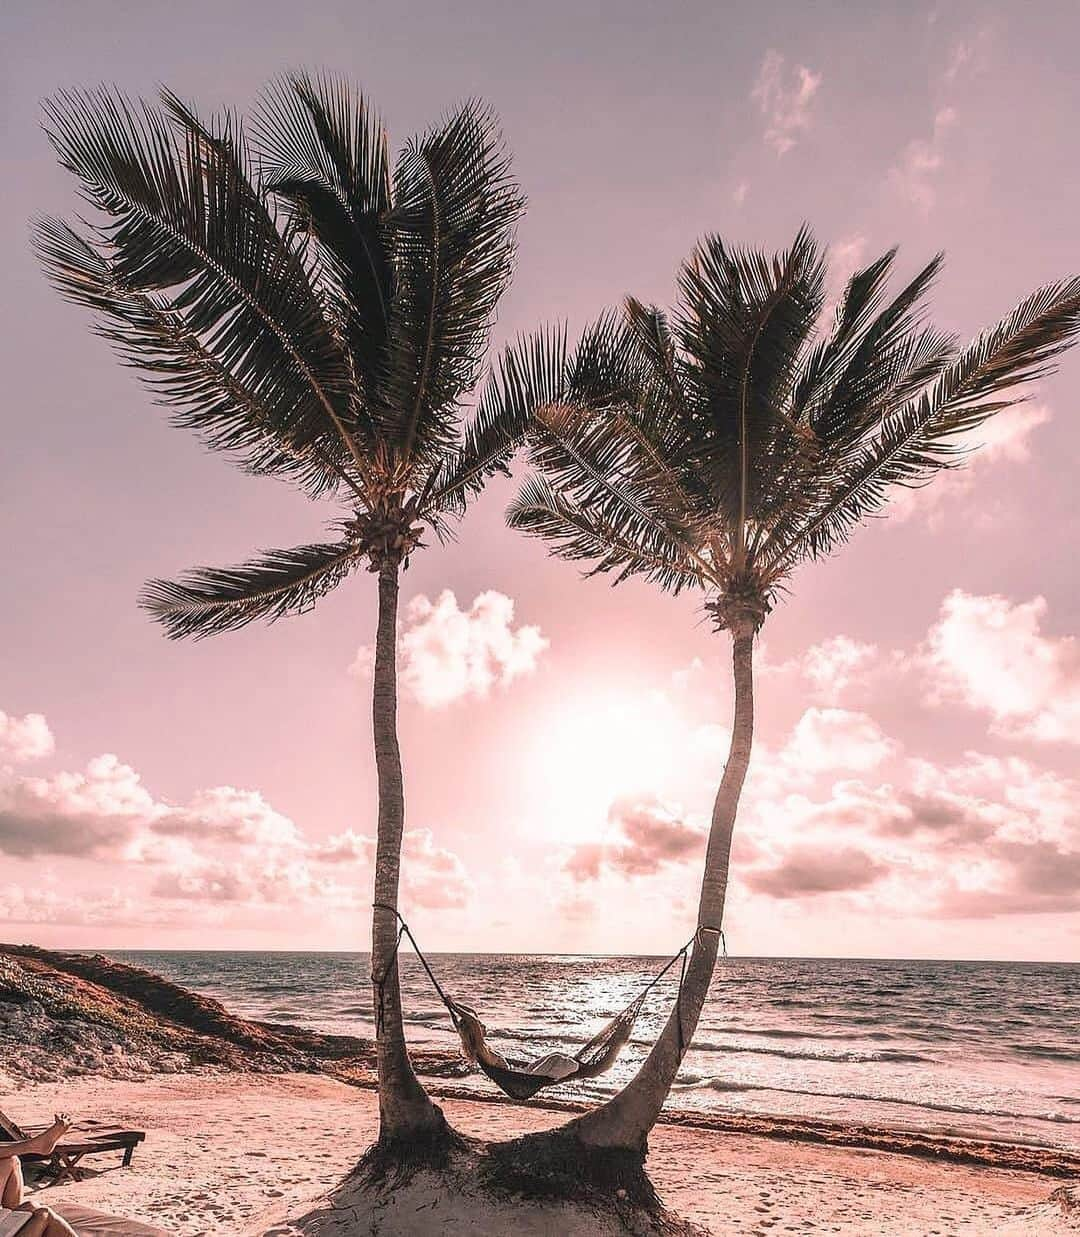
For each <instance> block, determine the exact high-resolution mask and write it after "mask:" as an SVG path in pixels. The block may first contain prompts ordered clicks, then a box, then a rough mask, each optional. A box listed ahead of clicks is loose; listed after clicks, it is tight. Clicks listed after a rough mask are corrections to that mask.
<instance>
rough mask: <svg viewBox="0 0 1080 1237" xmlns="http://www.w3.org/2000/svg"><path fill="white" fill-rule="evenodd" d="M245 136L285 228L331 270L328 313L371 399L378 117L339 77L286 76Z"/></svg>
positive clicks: (382, 175)
mask: <svg viewBox="0 0 1080 1237" xmlns="http://www.w3.org/2000/svg"><path fill="white" fill-rule="evenodd" d="M252 135H253V139H252V140H253V147H254V150H255V153H256V155H257V157H258V160H259V164H260V169H261V174H262V178H263V187H264V189H265V190H266V191H267V192H269V193H271V194H273V195H274V197H275V198H276V199H277V200H278V201H280V202H282V203H283V204H284V205H285V207H286V209H287V210H288V212H289V216H290V220H291V222H292V224H293V226H294V228H296V229H297V230H298V231H300V232H302V233H304V234H305V235H307V236H310V237H312V238H313V239H314V242H315V243H316V244H317V245H318V246H320V248H321V250H322V251H323V255H324V260H325V264H326V265H329V266H330V268H331V269H333V270H334V271H336V272H337V274H338V278H339V280H340V283H341V292H340V296H339V297H338V304H337V313H338V315H339V316H340V318H341V320H342V322H343V323H344V334H345V336H346V339H347V341H348V348H349V352H350V355H351V356H352V357H353V358H354V362H355V371H356V375H357V378H358V381H359V382H360V384H361V386H362V387H363V389H364V395H365V400H366V402H367V404H368V406H369V407H371V406H373V405H374V403H375V398H376V394H375V387H376V382H377V379H378V376H379V373H380V370H381V366H382V363H383V350H384V349H385V347H386V343H387V336H388V331H389V326H390V305H391V300H392V297H393V263H392V255H391V254H390V252H389V251H388V249H387V244H386V236H385V227H384V218H385V216H386V214H387V212H388V211H389V210H390V207H391V192H390V162H389V148H388V142H387V137H386V132H385V129H384V127H383V124H382V120H381V118H380V117H379V116H378V114H377V113H376V112H375V111H374V109H373V108H372V107H371V106H370V104H369V103H368V101H367V100H366V99H365V98H364V96H363V95H361V94H359V93H357V92H356V91H355V90H353V89H352V88H351V87H350V86H349V84H348V83H347V82H344V81H339V80H337V79H334V78H331V77H325V76H320V77H315V78H312V77H311V76H309V75H307V74H290V75H288V76H286V77H284V78H282V79H280V80H278V81H276V82H274V83H272V84H271V86H270V87H269V88H268V89H267V91H266V92H265V95H264V98H263V101H262V106H261V107H260V109H259V110H258V112H257V113H256V116H255V120H254V122H253V125H252ZM324 268H325V267H324Z"/></svg>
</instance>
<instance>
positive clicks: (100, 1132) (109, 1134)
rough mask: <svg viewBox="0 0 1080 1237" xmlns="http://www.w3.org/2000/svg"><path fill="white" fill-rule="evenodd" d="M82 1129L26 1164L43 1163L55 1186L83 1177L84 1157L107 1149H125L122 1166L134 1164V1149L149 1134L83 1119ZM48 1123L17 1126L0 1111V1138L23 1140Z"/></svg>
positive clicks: (38, 1131) (31, 1158) (12, 1140)
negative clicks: (46, 1153)
mask: <svg viewBox="0 0 1080 1237" xmlns="http://www.w3.org/2000/svg"><path fill="white" fill-rule="evenodd" d="M79 1124H80V1126H81V1129H79V1130H78V1131H72V1132H71V1133H70V1134H68V1135H67V1137H66V1138H64V1139H62V1140H61V1141H60V1142H59V1143H57V1145H56V1150H55V1151H54V1152H53V1153H52V1155H28V1156H24V1157H23V1158H24V1159H25V1160H26V1162H27V1163H34V1162H35V1161H37V1162H39V1163H40V1162H44V1163H43V1168H44V1171H45V1172H46V1173H48V1174H49V1175H51V1177H52V1179H53V1184H54V1185H59V1184H60V1183H61V1182H63V1181H78V1180H80V1178H81V1176H82V1170H81V1169H80V1168H79V1163H80V1161H81V1160H82V1159H83V1157H84V1156H87V1155H99V1154H100V1153H102V1152H104V1151H122V1152H123V1154H124V1158H123V1161H122V1163H123V1167H124V1168H127V1167H128V1165H129V1164H130V1163H131V1157H132V1155H134V1153H135V1148H136V1147H137V1146H138V1145H139V1143H141V1142H142V1141H143V1139H144V1138H145V1137H146V1135H145V1133H143V1131H142V1130H125V1129H121V1128H120V1126H118V1125H109V1124H107V1123H106V1122H104V1121H81V1122H80V1123H79ZM45 1128H46V1127H45V1126H33V1125H31V1126H28V1127H23V1126H21V1125H17V1124H16V1123H15V1122H14V1121H12V1119H11V1118H10V1117H9V1116H7V1115H6V1114H5V1113H3V1112H0V1138H2V1139H4V1140H5V1141H9V1142H22V1141H23V1140H24V1139H27V1138H33V1137H34V1135H35V1134H39V1133H41V1131H42V1130H43V1129H45Z"/></svg>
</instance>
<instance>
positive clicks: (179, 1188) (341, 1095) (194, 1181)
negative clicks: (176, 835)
mask: <svg viewBox="0 0 1080 1237" xmlns="http://www.w3.org/2000/svg"><path fill="white" fill-rule="evenodd" d="M4 1106H5V1108H6V1109H7V1110H8V1111H10V1112H11V1115H12V1116H14V1117H15V1118H16V1119H17V1120H26V1121H30V1120H32V1119H33V1118H35V1117H38V1116H40V1115H41V1114H42V1113H51V1112H52V1111H53V1110H54V1109H70V1110H71V1111H73V1112H75V1113H82V1114H85V1115H88V1116H89V1115H93V1116H95V1117H98V1118H107V1119H115V1120H116V1121H118V1122H121V1123H123V1124H124V1125H128V1126H137V1127H138V1128H140V1129H145V1130H146V1132H147V1138H146V1142H145V1143H144V1144H143V1145H142V1146H141V1147H139V1149H138V1151H137V1152H136V1155H135V1160H134V1163H133V1165H132V1167H131V1168H130V1169H122V1168H120V1167H119V1157H117V1158H116V1166H115V1167H114V1166H113V1164H112V1162H111V1160H109V1159H107V1157H101V1159H100V1160H99V1161H98V1162H97V1164H96V1165H94V1168H95V1175H93V1176H89V1175H88V1176H87V1178H86V1179H85V1180H83V1181H81V1182H79V1183H77V1184H74V1185H72V1184H68V1185H63V1186H59V1187H46V1188H38V1189H37V1190H36V1192H35V1193H34V1195H33V1197H34V1198H35V1199H36V1200H37V1201H39V1202H59V1201H70V1202H79V1203H82V1204H85V1205H87V1206H91V1207H96V1208H100V1209H101V1210H105V1211H111V1212H114V1213H119V1214H123V1215H127V1216H131V1217H133V1218H137V1219H142V1220H145V1221H148V1222H151V1223H155V1224H159V1225H161V1226H163V1227H164V1228H166V1229H168V1230H169V1231H170V1232H174V1233H176V1234H177V1235H178V1237H200V1235H202V1237H211V1235H215V1237H217V1235H226V1234H236V1235H248V1237H255V1235H261V1234H264V1233H268V1232H270V1231H272V1230H273V1229H274V1228H275V1227H276V1226H277V1225H279V1224H280V1223H281V1221H282V1220H283V1219H284V1218H285V1217H286V1216H290V1215H292V1216H295V1215H296V1214H298V1212H300V1211H302V1210H303V1204H304V1203H305V1202H307V1201H308V1200H311V1199H314V1198H316V1197H318V1196H319V1195H322V1194H324V1193H325V1192H326V1191H327V1190H328V1189H330V1188H331V1187H333V1186H334V1185H335V1184H336V1183H337V1182H338V1181H340V1180H341V1178H342V1177H343V1176H344V1174H345V1173H346V1172H347V1171H348V1169H349V1168H350V1167H351V1166H352V1164H353V1163H354V1162H355V1161H356V1159H357V1157H358V1155H359V1153H360V1152H361V1151H362V1150H363V1148H364V1147H365V1146H366V1145H367V1144H368V1143H369V1142H370V1140H371V1138H372V1136H373V1134H374V1132H375V1123H376V1098H375V1095H374V1093H373V1092H372V1091H368V1090H362V1089H356V1088H353V1087H349V1086H346V1085H344V1084H342V1083H340V1082H336V1081H334V1080H332V1079H328V1078H324V1077H318V1076H307V1075H297V1074H291V1075H282V1076H276V1077H274V1076H258V1075H250V1074H222V1075H209V1074H180V1075H156V1076H153V1077H150V1078H147V1079H145V1080H143V1081H130V1080H114V1079H105V1078H93V1077H83V1078H77V1079H69V1080H65V1081H63V1082H58V1083H42V1084H36V1085H32V1086H28V1087H24V1088H23V1089H21V1090H20V1091H19V1093H18V1094H17V1095H14V1096H9V1097H7V1098H6V1099H5V1100H4ZM444 1106H445V1108H446V1111H447V1115H448V1116H449V1118H450V1120H451V1121H452V1122H453V1123H454V1125H455V1126H457V1127H458V1128H459V1129H460V1130H462V1131H463V1132H464V1133H467V1134H473V1135H477V1136H480V1137H492V1138H499V1137H507V1136H510V1135H513V1134H515V1133H521V1132H525V1131H528V1130H538V1129H543V1128H545V1127H547V1126H550V1125H554V1124H556V1123H557V1122H558V1121H559V1120H560V1119H562V1118H561V1114H559V1113H555V1112H549V1111H545V1110H543V1109H537V1108H512V1107H509V1106H505V1105H497V1104H488V1103H480V1102H474V1101H466V1100H456V1099H451V1100H446V1101H444ZM651 1148H652V1151H651V1155H650V1158H649V1169H650V1172H651V1173H652V1175H653V1178H654V1180H655V1181H656V1183H657V1186H658V1188H659V1190H660V1193H661V1195H662V1196H663V1198H664V1200H665V1202H666V1203H667V1204H668V1205H669V1206H671V1207H672V1208H673V1209H674V1210H675V1211H676V1212H677V1213H679V1214H680V1215H682V1216H684V1217H685V1218H687V1219H692V1220H694V1221H696V1222H697V1223H699V1224H702V1225H704V1226H706V1227H708V1228H709V1229H710V1230H711V1231H712V1232H714V1233H716V1234H728V1233H746V1234H752V1235H754V1237H765V1235H766V1234H779V1233H840V1234H860V1235H865V1234H868V1233H873V1234H882V1235H887V1234H921V1235H927V1237H929V1235H931V1234H937V1235H940V1237H951V1235H952V1234H987V1235H989V1234H1033V1235H1034V1234H1039V1235H1050V1237H1052V1235H1053V1234H1057V1233H1063V1234H1064V1233H1071V1232H1075V1231H1077V1229H1078V1227H1080V1214H1078V1213H1077V1212H1075V1211H1074V1212H1073V1213H1072V1215H1071V1217H1070V1215H1069V1214H1068V1200H1067V1199H1066V1197H1065V1192H1066V1189H1067V1187H1065V1186H1064V1184H1063V1183H1062V1182H1061V1181H1059V1180H1055V1179H1053V1178H1050V1177H1043V1176H1040V1175H1039V1174H1036V1173H1029V1172H1018V1171H1004V1170H998V1169H988V1168H980V1167H973V1166H968V1165H963V1164H955V1163H936V1162H932V1161H928V1160H926V1159H920V1158H917V1157H913V1156H907V1155H896V1154H889V1153H884V1152H879V1151H869V1150H862V1149H857V1148H846V1147H829V1146H821V1145H816V1144H812V1143H803V1142H797V1141H788V1140H778V1139H771V1138H763V1137H757V1136H747V1135H740V1134H726V1133H718V1132H715V1131H709V1130H699V1129H692V1128H684V1127H679V1126H674V1125H663V1124H661V1125H660V1126H659V1127H657V1129H656V1130H655V1131H654V1134H653V1137H652V1142H651ZM90 1164H93V1162H90ZM1055 1193H1056V1194H1057V1197H1056V1198H1055V1199H1053V1200H1052V1199H1051V1195H1053V1194H1055ZM552 1237H555V1235H554V1234H553V1235H552Z"/></svg>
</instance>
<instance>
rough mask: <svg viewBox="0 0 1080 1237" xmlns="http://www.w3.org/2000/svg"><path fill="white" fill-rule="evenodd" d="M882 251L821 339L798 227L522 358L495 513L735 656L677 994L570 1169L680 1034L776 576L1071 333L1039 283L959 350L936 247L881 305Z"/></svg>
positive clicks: (644, 1094) (694, 1007) (952, 448)
mask: <svg viewBox="0 0 1080 1237" xmlns="http://www.w3.org/2000/svg"><path fill="white" fill-rule="evenodd" d="M894 257H895V251H890V252H888V253H886V254H884V256H882V257H881V258H879V259H878V260H877V261H876V262H873V263H871V264H870V265H869V266H867V267H866V269H865V270H860V271H858V272H857V273H856V274H855V275H854V276H852V278H851V279H850V281H849V282H848V284H847V287H846V291H845V292H844V294H843V297H842V299H841V300H840V303H839V306H838V308H837V309H836V312H835V321H834V322H833V323H832V324H831V326H830V328H829V329H828V330H827V331H825V332H824V333H823V334H822V335H821V337H820V338H819V333H818V327H819V323H820V321H821V318H822V315H823V312H824V303H825V299H826V294H825V263H824V259H823V256H822V253H821V252H820V250H819V248H818V246H817V245H816V244H815V242H814V240H813V238H812V236H811V235H810V234H809V232H808V231H807V230H805V229H803V230H801V231H800V232H799V233H798V235H797V236H796V238H795V241H794V243H793V244H792V246H791V248H790V249H789V250H788V251H787V252H785V253H782V254H778V255H776V256H775V257H771V258H770V257H769V256H768V255H766V254H764V253H760V252H754V251H748V250H734V249H731V248H729V247H728V246H726V245H725V244H724V242H723V241H722V240H720V239H719V238H718V237H715V236H710V237H708V238H706V239H705V240H704V241H703V242H702V243H701V244H700V245H699V246H698V247H697V249H696V250H695V252H694V253H693V255H692V257H691V258H690V260H689V262H687V263H686V264H685V265H684V266H683V268H682V270H681V272H680V276H679V282H678V287H679V299H678V303H677V305H676V307H675V310H674V312H673V314H672V315H671V316H670V318H669V317H668V316H667V315H665V314H664V313H662V312H661V311H660V310H659V309H656V308H653V307H647V306H645V305H643V304H641V303H640V302H638V301H636V300H634V299H629V300H627V301H626V303H625V306H624V308H623V311H622V313H621V314H612V315H609V316H607V317H605V318H603V319H601V320H600V321H599V322H598V323H597V324H596V325H594V326H592V327H591V328H590V329H588V330H587V331H586V332H585V334H584V336H583V338H582V339H581V341H580V343H579V344H578V346H577V348H576V350H574V351H573V353H572V354H568V353H567V352H566V350H565V349H564V348H563V346H562V343H561V340H560V339H559V338H558V337H555V338H549V339H548V340H547V341H546V343H545V345H544V347H543V349H542V353H543V357H544V362H543V364H542V365H537V364H535V363H534V364H531V366H530V373H531V378H530V382H529V384H528V385H529V398H530V399H531V401H532V404H533V407H534V410H535V415H534V419H533V424H532V428H531V430H530V434H529V438H530V448H529V450H530V455H531V460H532V463H533V465H534V467H535V470H536V472H535V474H534V475H532V476H530V477H529V478H527V479H526V481H525V483H524V484H523V486H522V488H521V490H520V493H519V495H518V497H517V499H516V501H515V502H514V503H513V504H512V506H511V508H510V510H509V513H508V518H509V522H510V524H511V526H512V527H514V528H517V529H521V530H522V531H524V532H526V533H530V534H534V535H537V536H540V537H543V538H545V539H547V540H548V541H549V542H550V543H551V545H552V548H553V552H554V553H555V554H557V555H560V556H562V557H564V558H567V559H572V560H583V561H586V562H589V563H591V568H590V569H589V572H588V574H595V573H597V572H614V573H616V574H615V580H616V582H618V581H621V580H623V579H625V578H626V577H628V576H635V575H636V576H642V577H644V578H645V579H647V580H651V581H652V582H654V583H655V584H657V585H659V586H660V587H661V588H663V589H668V590H671V591H672V592H679V591H680V590H682V589H699V590H701V591H702V592H703V593H704V597H705V601H704V606H705V610H706V612H707V614H708V616H709V617H710V619H711V621H712V624H713V626H714V628H715V629H716V630H717V631H718V632H727V633H728V634H729V635H730V637H731V641H732V656H733V670H734V722H733V728H732V733H731V746H730V750H729V753H728V759H727V764H726V765H725V767H724V773H723V777H722V780H721V782H720V788H719V791H718V793H717V796H716V801H715V804H714V807H713V812H712V823H711V829H710V832H709V839H708V848H707V853H706V857H705V872H704V877H703V879H702V884H701V896H700V902H699V907H698V919H697V922H698V931H697V935H696V937H695V940H694V944H693V948H692V952H691V955H690V959H689V964H688V968H687V971H686V977H685V982H684V984H683V987H682V993H681V1000H680V1001H679V1002H678V1005H677V1008H675V1009H673V1011H672V1013H671V1015H670V1017H669V1019H668V1021H667V1023H666V1025H665V1027H664V1029H663V1031H662V1033H661V1035H660V1037H659V1039H658V1040H657V1042H656V1044H655V1045H654V1047H653V1048H652V1050H651V1052H650V1053H649V1056H648V1058H647V1059H646V1061H645V1063H644V1065H643V1066H642V1068H641V1069H640V1071H639V1072H638V1074H637V1075H636V1076H635V1077H634V1078H633V1079H632V1080H631V1081H630V1082H629V1083H628V1085H627V1086H626V1087H625V1088H624V1089H623V1090H622V1091H621V1092H620V1093H619V1094H617V1095H616V1096H614V1097H613V1098H612V1099H610V1100H609V1101H608V1102H607V1103H605V1104H603V1105H602V1106H601V1107H599V1108H597V1109H595V1110H594V1111H592V1112H590V1113H588V1114H586V1115H585V1116H583V1117H580V1118H578V1119H576V1120H574V1121H572V1122H571V1123H570V1124H569V1125H568V1126H567V1127H565V1128H564V1130H563V1131H561V1132H559V1135H558V1137H559V1138H560V1139H562V1140H563V1144H562V1148H561V1151H560V1153H559V1154H560V1155H561V1157H562V1158H561V1160H560V1161H559V1162H562V1163H565V1162H567V1161H566V1145H565V1140H566V1139H567V1138H571V1139H574V1140H576V1145H577V1146H578V1147H579V1149H581V1151H582V1153H583V1154H582V1158H581V1162H582V1163H584V1162H586V1161H587V1160H588V1155H587V1154H585V1153H586V1152H587V1151H588V1149H590V1148H592V1149H602V1151H603V1152H608V1153H610V1152H612V1151H617V1152H621V1153H624V1155H625V1154H632V1155H635V1156H638V1157H642V1158H643V1157H644V1154H645V1149H646V1138H647V1135H648V1132H649V1130H650V1129H651V1128H652V1126H653V1124H654V1123H655V1122H656V1120H657V1117H658V1115H659V1113H660V1110H661V1108H662V1106H663V1104H664V1101H665V1099H666V1097H667V1095H668V1092H669V1090H670V1088H671V1085H672V1083H673V1082H674V1080H675V1077H676V1074H677V1072H678V1069H679V1065H680V1062H681V1061H682V1058H683V1056H684V1054H685V1052H686V1049H687V1047H688V1046H689V1043H690V1040H691V1037H692V1036H693V1034H694V1030H695V1028H696V1026H697V1022H698V1018H699V1016H700V1013H701V1009H702V1005H703V1003H704V1001H705V997H706V994H707V991H708V987H709V983H710V980H711V978H712V974H713V969H714V966H715V963H716V956H717V947H718V939H719V938H718V931H717V930H718V929H719V928H720V926H721V923H722V918H723V912H724V898H725V892H726V889H727V881H728V862H729V855H730V850H731V838H732V829H733V826H734V824H735V816H736V809H737V807H738V802H739V796H740V793H741V790H742V786H743V781H744V779H745V777H746V772H747V766H748V764H749V760H750V749H751V742H752V737H753V721H754V699H753V645H754V637H755V635H756V633H757V632H758V631H760V630H761V627H762V625H763V624H764V622H765V620H766V617H767V616H768V614H769V613H770V611H771V610H772V609H773V607H774V606H775V604H776V603H777V601H778V599H779V598H780V596H781V595H782V593H783V592H784V591H785V584H786V582H787V580H788V578H789V577H790V576H791V574H792V572H793V571H794V570H795V568H796V567H797V566H799V565H800V564H801V563H803V562H804V561H805V560H807V559H814V558H819V557H822V556H824V555H826V554H828V553H829V552H831V551H832V550H834V549H835V548H837V547H838V546H840V545H841V544H842V543H843V542H845V541H846V540H847V538H848V537H849V536H850V535H851V534H852V533H853V532H854V530H855V529H856V527H857V526H858V525H859V524H860V523H861V522H862V521H863V520H865V519H866V518H868V517H870V516H873V515H876V514H878V513H879V512H880V511H881V510H882V509H883V508H884V507H885V505H886V502H887V500H888V497H889V495H890V492H891V491H892V490H893V488H894V487H896V486H919V485H922V484H923V483H925V482H926V481H928V480H929V479H930V478H931V477H932V476H933V475H934V474H935V473H936V472H937V471H938V470H940V469H942V468H947V467H951V466H953V465H955V464H957V463H959V462H960V460H961V458H962V457H963V455H964V453H965V451H966V449H967V448H968V446H969V443H970V438H969V435H970V432H971V431H972V430H973V429H975V427H977V426H978V425H979V424H980V423H981V422H982V421H983V420H985V418H986V417H988V416H990V415H991V414H992V413H994V412H996V411H997V410H999V409H1001V408H1004V407H1006V406H1008V405H1009V404H1012V403H1014V402H1016V400H1018V399H1019V398H1020V391H1021V388H1022V387H1024V386H1025V385H1026V384H1027V383H1029V382H1031V381H1032V380H1034V379H1036V378H1039V377H1041V376H1042V375H1045V374H1047V373H1049V372H1050V371H1051V370H1052V369H1053V367H1054V360H1055V358H1056V357H1057V356H1058V354H1059V353H1061V352H1062V351H1063V350H1064V349H1065V348H1066V347H1067V346H1068V345H1069V344H1070V342H1071V341H1072V340H1073V339H1074V338H1075V336H1076V335H1077V333H1078V332H1080V279H1074V280H1071V281H1069V282H1064V283H1057V284H1051V285H1049V286H1047V287H1044V288H1042V289H1040V290H1039V291H1038V292H1036V293H1035V294H1034V295H1032V296H1031V297H1029V298H1028V299H1027V300H1025V301H1024V302H1023V303H1022V304H1021V305H1019V306H1018V307H1017V308H1016V309H1015V310H1014V311H1013V313H1012V314H1010V315H1009V317H1007V318H1006V319H1005V320H1004V321H1002V322H1001V323H1000V324H999V325H998V326H996V327H994V328H993V329H992V330H990V331H988V332H987V333H985V334H984V335H981V336H980V337H979V338H978V339H977V340H976V341H975V342H974V343H972V344H970V345H969V346H968V347H966V348H965V349H963V350H962V351H961V350H959V348H958V347H957V343H956V341H955V340H954V339H953V338H952V337H950V336H949V335H947V334H944V333H942V332H941V331H938V330H935V329H934V328H933V327H930V326H925V325H923V324H922V311H923V305H924V301H925V297H926V294H927V291H928V289H929V288H930V285H931V283H932V281H933V279H934V276H935V275H936V273H937V271H938V269H939V266H940V257H938V258H935V259H934V260H933V261H932V262H931V263H929V265H927V266H926V267H925V268H924V269H922V270H921V271H919V273H918V274H917V275H916V276H915V277H914V279H912V280H911V281H910V282H909V283H908V284H907V285H906V286H905V287H904V288H903V289H902V290H901V291H900V292H899V294H898V295H895V296H893V297H892V298H891V299H889V297H888V296H887V288H886V285H887V281H888V277H889V275H890V272H891V270H892V267H893V263H894ZM522 361H523V364H528V361H527V360H526V359H523V358H522ZM582 1145H583V1146H582ZM549 1150H550V1148H549ZM533 1151H534V1152H536V1147H535V1146H534V1148H533ZM536 1153H537V1155H539V1153H538V1152H536ZM551 1154H552V1155H553V1156H554V1158H555V1159H556V1160H558V1159H559V1156H555V1154H554V1152H553V1151H552V1152H551ZM534 1162H536V1160H534ZM638 1162H639V1163H640V1160H639V1161H638Z"/></svg>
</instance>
